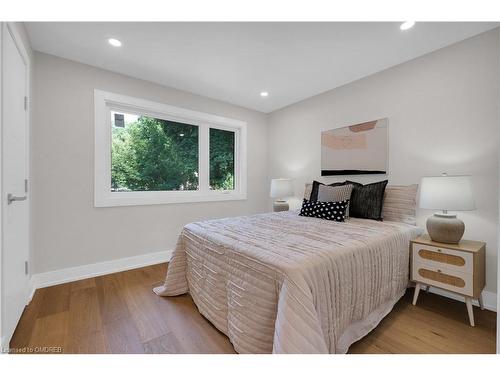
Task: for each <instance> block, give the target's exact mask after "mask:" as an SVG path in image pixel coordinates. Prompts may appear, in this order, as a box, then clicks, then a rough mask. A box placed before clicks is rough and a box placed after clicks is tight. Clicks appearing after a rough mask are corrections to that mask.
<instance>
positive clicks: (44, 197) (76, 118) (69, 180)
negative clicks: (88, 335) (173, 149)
mask: <svg viewBox="0 0 500 375" xmlns="http://www.w3.org/2000/svg"><path fill="white" fill-rule="evenodd" d="M34 68H35V72H34V78H35V92H34V96H35V98H36V102H35V103H34V117H33V118H34V128H33V133H32V141H33V147H32V151H33V167H32V170H33V181H32V188H33V189H32V191H33V204H34V217H33V219H34V226H33V240H34V241H33V243H34V254H35V259H34V261H35V262H34V267H35V273H42V272H47V271H51V270H59V269H63V268H67V267H73V266H81V265H85V264H91V263H97V262H103V261H108V260H113V259H118V258H124V257H131V256H137V255H141V254H148V253H152V252H158V251H164V250H171V249H173V248H174V246H175V243H176V240H177V237H178V235H179V233H180V230H181V228H182V226H183V225H185V224H186V223H189V222H192V221H197V220H202V219H209V218H216V217H227V216H235V215H246V214H252V213H257V212H264V211H265V210H266V207H267V193H268V191H267V190H268V185H267V160H268V158H267V149H268V147H267V126H266V116H265V115H264V114H262V113H259V112H255V111H251V110H247V109H243V108H241V107H237V106H233V105H230V104H226V103H223V102H220V101H216V100H212V99H208V98H204V97H201V96H196V95H193V94H189V93H186V92H182V91H179V90H175V89H171V88H167V87H163V86H159V85H155V84H153V83H150V82H146V81H141V80H138V79H134V78H131V77H127V76H124V75H120V74H115V73H112V72H109V71H105V70H101V69H97V68H93V67H90V66H88V65H83V64H80V63H75V62H72V61H68V60H64V59H61V58H57V57H54V56H50V55H46V54H42V53H35V64H34ZM94 88H97V89H102V90H105V91H111V92H115V93H119V94H125V95H130V96H135V97H139V98H144V99H148V100H153V101H157V102H161V103H166V104H171V105H174V106H178V107H183V108H188V109H192V110H196V111H202V112H207V113H213V114H217V115H221V116H226V117H230V118H234V119H238V120H243V121H246V122H247V123H248V199H247V200H244V201H228V202H213V203H189V204H168V205H153V206H135V207H112V208H94V206H93V201H94V192H93V183H94V168H93V163H94V154H93V150H94V104H93V90H94Z"/></svg>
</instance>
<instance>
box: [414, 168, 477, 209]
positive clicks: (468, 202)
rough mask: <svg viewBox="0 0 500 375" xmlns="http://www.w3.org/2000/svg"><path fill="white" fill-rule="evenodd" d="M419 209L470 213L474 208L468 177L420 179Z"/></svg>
mask: <svg viewBox="0 0 500 375" xmlns="http://www.w3.org/2000/svg"><path fill="white" fill-rule="evenodd" d="M419 205H420V208H426V209H439V210H444V211H448V210H450V211H470V210H474V209H475V208H476V207H475V205H474V196H473V194H472V183H471V177H470V176H447V175H443V176H439V177H422V181H421V183H420V204H419Z"/></svg>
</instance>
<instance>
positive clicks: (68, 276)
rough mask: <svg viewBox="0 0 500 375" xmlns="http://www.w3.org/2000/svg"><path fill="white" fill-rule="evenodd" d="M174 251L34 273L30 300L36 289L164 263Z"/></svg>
mask: <svg viewBox="0 0 500 375" xmlns="http://www.w3.org/2000/svg"><path fill="white" fill-rule="evenodd" d="M172 252H173V251H172V250H169V251H160V252H157V253H150V254H144V255H138V256H134V257H129V258H121V259H115V260H110V261H106V262H100V263H93V264H86V265H84V266H78V267H70V268H64V269H61V270H56V271H50V272H43V273H37V274H34V275H32V276H31V293H30V297H29V300H31V298H32V297H33V294H34V293H35V290H36V289H39V288H45V287H47V286H52V285H58V284H64V283H68V282H71V281H77V280H82V279H88V278H90V277H95V276H102V275H107V274H110V273H115V272H120V271H126V270H130V269H133V268H140V267H146V266H150V265H153V264H159V263H164V262H167V261H169V260H170V258H171V256H172Z"/></svg>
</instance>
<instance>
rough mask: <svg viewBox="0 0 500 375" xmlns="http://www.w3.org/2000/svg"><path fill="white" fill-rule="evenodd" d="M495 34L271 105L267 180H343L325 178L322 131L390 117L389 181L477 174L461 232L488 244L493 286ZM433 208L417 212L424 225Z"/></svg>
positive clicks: (299, 186)
mask: <svg viewBox="0 0 500 375" xmlns="http://www.w3.org/2000/svg"><path fill="white" fill-rule="evenodd" d="M498 39H499V33H498V30H493V31H490V32H487V33H485V34H481V35H479V36H477V37H474V38H472V39H469V40H466V41H463V42H460V43H458V44H455V45H452V46H449V47H447V48H444V49H441V50H439V51H436V52H433V53H431V54H428V55H425V56H423V57H420V58H417V59H415V60H412V61H410V62H407V63H405V64H402V65H399V66H396V67H393V68H391V69H388V70H386V71H383V72H380V73H377V74H375V75H372V76H370V77H366V78H363V79H361V80H358V81H356V82H353V83H350V84H348V85H346V86H343V87H340V88H337V89H334V90H332V91H329V92H326V93H324V94H321V95H318V96H315V97H312V98H309V99H307V100H304V101H302V102H300V103H297V104H294V105H291V106H289V107H287V108H284V109H282V110H279V111H276V112H273V113H272V114H271V115H270V116H269V120H268V121H269V144H270V146H271V147H270V155H269V157H270V161H269V163H270V176H269V178H273V177H291V178H293V179H294V181H295V189H296V195H297V196H300V195H301V194H302V193H303V186H304V183H305V182H306V181H311V180H313V179H319V180H323V181H336V180H341V179H344V178H340V177H339V178H335V177H332V178H321V177H320V159H321V147H320V133H321V131H322V130H327V129H332V128H336V127H342V126H346V125H351V124H356V123H361V122H364V121H369V120H374V119H379V118H383V117H388V118H389V144H390V145H389V175H388V178H389V182H390V183H391V184H411V183H419V181H420V178H421V177H422V176H428V175H439V174H440V173H441V172H448V173H449V174H471V175H472V176H473V181H474V189H475V192H476V206H477V210H476V211H473V212H467V213H465V212H464V213H460V214H459V216H460V217H461V218H462V219H463V220H464V222H465V224H466V233H465V238H470V239H475V240H482V241H485V242H487V260H486V261H487V266H486V267H487V268H486V269H487V271H486V273H487V282H486V290H488V291H490V292H496V289H497V285H496V284H497V283H496V274H497V266H496V264H497V248H498V246H497V223H498V199H499V196H498V187H499V158H498V148H499V112H498V104H499V40H498ZM350 178H351V179H355V180H359V181H361V182H365V181H375V180H381V179H383V178H384V177H383V176H364V177H353V176H351V177H350ZM297 202H298V199H296V200H295V202H294V203H295V204H297ZM431 213H432V212H429V211H427V212H423V211H420V212H419V215H418V224H419V225H421V226H423V227H425V219H426V217H427V216H428V215H430V214H431Z"/></svg>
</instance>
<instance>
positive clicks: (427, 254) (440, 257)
mask: <svg viewBox="0 0 500 375" xmlns="http://www.w3.org/2000/svg"><path fill="white" fill-rule="evenodd" d="M437 251H438V252H436V251H431V250H424V249H421V250H419V251H418V255H419V257H420V258H422V259H427V260H432V261H433V262H439V263H445V264H450V265H452V266H457V267H463V266H465V259H464V258H462V257H461V256H458V255H452V254H445V253H443V252H442V250H441V249H438V250H437Z"/></svg>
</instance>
